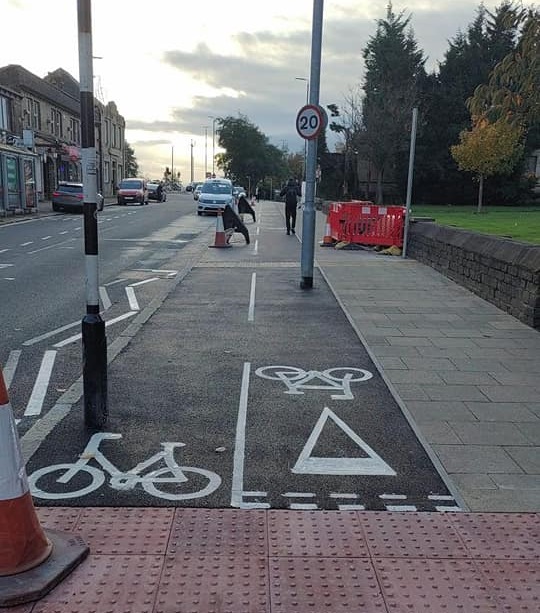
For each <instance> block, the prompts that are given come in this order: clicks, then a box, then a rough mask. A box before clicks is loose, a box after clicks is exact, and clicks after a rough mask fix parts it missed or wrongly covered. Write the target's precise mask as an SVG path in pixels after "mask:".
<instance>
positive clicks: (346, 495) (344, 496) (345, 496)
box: [330, 492, 360, 500]
mask: <svg viewBox="0 0 540 613" xmlns="http://www.w3.org/2000/svg"><path fill="white" fill-rule="evenodd" d="M359 497H360V496H359V495H358V494H345V493H344V494H339V493H338V492H332V493H331V494H330V498H352V499H353V500H355V499H356V498H359Z"/></svg>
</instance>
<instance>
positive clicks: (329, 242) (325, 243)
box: [319, 215, 336, 247]
mask: <svg viewBox="0 0 540 613" xmlns="http://www.w3.org/2000/svg"><path fill="white" fill-rule="evenodd" d="M335 243H336V241H335V240H334V239H333V238H332V230H331V229H330V223H329V221H328V215H327V216H326V225H325V227H324V236H323V240H322V243H319V245H320V246H321V247H333V246H334V245H335Z"/></svg>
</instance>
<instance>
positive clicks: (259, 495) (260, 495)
mask: <svg viewBox="0 0 540 613" xmlns="http://www.w3.org/2000/svg"><path fill="white" fill-rule="evenodd" d="M244 496H247V497H248V498H263V497H266V496H268V492H244Z"/></svg>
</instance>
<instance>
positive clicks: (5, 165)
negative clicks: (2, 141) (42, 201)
mask: <svg viewBox="0 0 540 613" xmlns="http://www.w3.org/2000/svg"><path fill="white" fill-rule="evenodd" d="M38 159H39V158H38V156H37V155H36V154H34V153H31V152H29V151H23V150H21V149H18V148H17V147H10V146H9V145H0V214H2V215H6V214H7V213H33V212H36V211H37V203H38V189H37V185H38V177H37V160H38Z"/></svg>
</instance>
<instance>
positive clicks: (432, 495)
mask: <svg viewBox="0 0 540 613" xmlns="http://www.w3.org/2000/svg"><path fill="white" fill-rule="evenodd" d="M428 500H454V497H453V496H442V495H438V494H431V495H430V496H428Z"/></svg>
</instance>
